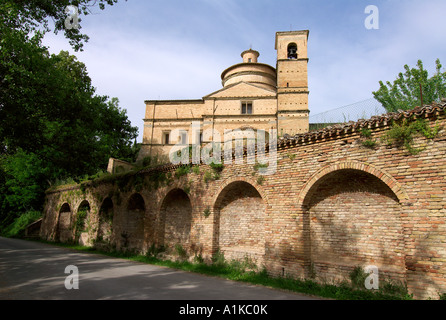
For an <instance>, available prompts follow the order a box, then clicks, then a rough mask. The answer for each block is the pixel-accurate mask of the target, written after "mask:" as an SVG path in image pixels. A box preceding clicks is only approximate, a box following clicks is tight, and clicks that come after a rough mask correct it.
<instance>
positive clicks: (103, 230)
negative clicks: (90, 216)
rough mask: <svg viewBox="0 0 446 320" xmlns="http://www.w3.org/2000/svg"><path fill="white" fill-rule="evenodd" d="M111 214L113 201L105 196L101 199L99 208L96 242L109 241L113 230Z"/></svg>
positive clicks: (112, 213) (112, 212)
mask: <svg viewBox="0 0 446 320" xmlns="http://www.w3.org/2000/svg"><path fill="white" fill-rule="evenodd" d="M113 215H114V206H113V201H112V199H111V198H110V197H107V198H105V199H104V201H102V204H101V207H100V208H99V217H98V219H99V221H98V233H97V237H96V240H97V242H104V243H108V242H110V239H111V235H112V230H113Z"/></svg>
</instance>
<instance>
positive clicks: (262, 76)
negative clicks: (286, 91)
mask: <svg viewBox="0 0 446 320" xmlns="http://www.w3.org/2000/svg"><path fill="white" fill-rule="evenodd" d="M241 56H242V58H243V62H242V63H239V64H236V65H233V66H231V67H229V68H227V69H226V70H225V71H223V73H222V74H221V80H222V85H223V87H226V86H228V85H231V84H235V83H239V82H248V83H252V84H256V85H259V86H261V87H264V88H267V89H270V90H271V89H272V90H276V85H277V75H276V69H275V68H273V67H271V66H270V65H267V64H263V63H258V62H257V58H258V57H259V53H258V52H257V51H255V50H252V49H249V50H246V51H243V52H242V54H241Z"/></svg>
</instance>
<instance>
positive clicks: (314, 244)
mask: <svg viewBox="0 0 446 320" xmlns="http://www.w3.org/2000/svg"><path fill="white" fill-rule="evenodd" d="M407 200H408V199H407V195H406V193H405V192H404V190H403V189H402V187H401V185H400V184H399V183H398V182H397V181H395V179H394V178H393V177H392V176H390V175H389V174H387V173H386V172H383V171H381V170H379V169H377V168H376V167H374V166H372V165H369V164H366V163H361V162H342V163H338V164H335V165H330V166H327V167H325V168H322V169H321V170H319V171H318V172H317V173H315V174H314V175H313V176H312V178H311V179H310V180H309V181H308V182H307V183H306V184H305V186H304V188H303V190H302V191H301V193H300V195H299V204H300V206H301V208H302V213H303V216H302V225H303V228H304V229H305V230H307V231H308V232H307V233H306V234H305V235H304V237H303V246H304V252H305V258H304V259H305V265H306V266H307V270H308V272H309V273H310V272H311V273H313V274H315V275H317V276H323V277H325V278H326V279H332V280H341V279H342V278H343V277H348V275H349V272H350V271H351V270H353V268H354V267H355V266H363V267H365V266H366V265H376V266H378V268H379V269H380V273H382V274H385V276H386V277H390V278H392V279H395V280H404V277H405V261H404V257H403V256H402V255H401V254H400V253H401V252H404V250H405V244H404V236H403V230H404V229H403V223H402V213H403V211H404V208H403V207H402V206H401V204H402V203H404V202H405V201H407Z"/></svg>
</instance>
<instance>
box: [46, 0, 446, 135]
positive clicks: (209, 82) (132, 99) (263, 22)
mask: <svg viewBox="0 0 446 320" xmlns="http://www.w3.org/2000/svg"><path fill="white" fill-rule="evenodd" d="M368 5H375V6H376V7H377V8H378V9H379V29H377V30H375V29H367V28H366V27H365V25H364V21H365V20H366V18H367V17H368V16H369V14H366V13H365V12H364V10H365V8H366V7H367V6H368ZM92 11H93V14H91V15H88V16H81V19H82V21H81V23H80V25H81V27H82V32H84V33H86V34H88V35H89V37H90V41H89V42H88V43H87V44H85V47H84V52H78V53H76V52H74V51H73V50H71V48H70V46H69V44H68V41H67V40H66V39H65V38H64V37H63V34H62V33H59V34H58V35H54V34H52V33H50V34H47V35H46V37H45V40H44V45H46V46H48V47H49V49H50V52H52V53H58V52H59V51H60V50H68V51H70V52H71V53H72V54H75V55H76V56H77V57H78V59H79V60H80V61H82V62H84V63H85V64H86V66H87V70H88V73H89V75H90V77H91V78H92V81H93V85H94V86H95V87H96V88H97V93H98V94H101V95H108V96H110V97H118V98H119V100H120V106H121V108H125V109H126V110H127V113H128V116H129V119H130V120H131V121H132V124H133V125H134V126H138V127H139V131H140V137H139V139H138V141H139V142H141V139H142V131H143V120H142V119H143V117H144V111H145V105H144V100H149V99H151V100H155V99H199V98H202V97H203V96H205V95H207V94H209V93H211V92H214V91H216V90H219V89H220V88H221V79H220V75H221V72H222V71H223V70H225V69H226V68H227V67H229V66H231V65H233V64H236V63H239V62H241V57H240V53H241V52H242V51H244V50H246V49H248V48H250V47H252V48H253V49H255V50H257V51H259V52H260V57H259V62H262V63H266V64H270V65H272V66H273V67H275V65H276V51H275V49H274V39H275V32H276V31H289V30H310V36H309V42H308V55H309V59H310V60H309V65H308V71H309V90H310V97H309V99H310V100H309V108H310V111H311V112H312V114H316V113H320V112H323V111H326V110H330V109H334V108H337V107H341V106H344V105H349V104H352V103H355V102H358V101H362V100H366V99H369V98H371V97H372V91H374V90H377V89H378V88H379V81H380V80H383V81H393V80H394V79H395V78H396V76H397V75H398V73H399V72H402V71H403V70H404V69H403V66H404V65H405V64H408V65H409V66H415V65H416V62H417V60H418V59H421V60H422V61H423V63H424V65H425V67H426V68H427V69H428V70H429V72H430V74H433V72H434V71H435V60H436V59H437V58H439V59H440V60H441V62H442V63H443V65H444V66H445V67H446V41H445V36H444V34H445V31H446V15H445V12H446V1H444V0H423V1H422V0H367V1H363V0H312V1H311V0H292V1H290V0H244V1H242V0H182V1H179V0H162V1H161V0H148V1H143V0H128V1H127V2H126V1H124V0H120V1H119V3H118V4H116V5H114V6H112V7H110V6H107V7H106V9H105V10H99V8H94V9H93V10H92ZM445 67H444V68H443V71H445Z"/></svg>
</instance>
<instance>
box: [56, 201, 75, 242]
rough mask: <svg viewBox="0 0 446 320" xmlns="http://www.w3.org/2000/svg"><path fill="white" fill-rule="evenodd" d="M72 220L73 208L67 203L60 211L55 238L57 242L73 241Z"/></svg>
mask: <svg viewBox="0 0 446 320" xmlns="http://www.w3.org/2000/svg"><path fill="white" fill-rule="evenodd" d="M71 218H72V213H71V207H70V205H69V204H68V203H67V202H65V203H64V204H63V205H62V206H61V208H60V210H59V217H58V221H57V228H56V237H55V238H56V241H59V242H67V241H70V240H71V239H72V232H71Z"/></svg>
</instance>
